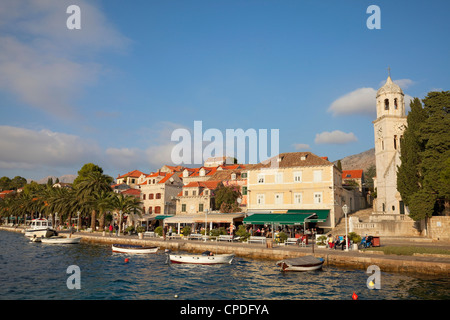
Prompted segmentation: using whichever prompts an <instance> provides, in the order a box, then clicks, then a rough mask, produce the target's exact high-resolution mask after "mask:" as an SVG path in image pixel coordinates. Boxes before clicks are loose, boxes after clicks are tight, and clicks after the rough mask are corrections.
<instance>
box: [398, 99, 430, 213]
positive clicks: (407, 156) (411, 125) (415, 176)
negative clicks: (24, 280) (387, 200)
mask: <svg viewBox="0 0 450 320" xmlns="http://www.w3.org/2000/svg"><path fill="white" fill-rule="evenodd" d="M410 106H411V111H410V112H409V113H408V119H407V128H406V129H405V132H404V133H403V138H402V139H401V149H400V160H401V166H400V167H399V168H398V172H397V189H398V191H399V192H400V194H401V196H402V200H403V202H404V203H405V205H406V206H410V205H411V199H412V198H414V194H415V193H416V192H418V191H419V190H420V188H421V187H422V180H423V177H422V174H421V172H419V164H420V163H421V158H420V157H419V156H418V155H419V153H420V152H422V151H423V150H424V149H425V147H424V145H423V143H421V142H420V141H419V131H420V127H421V125H422V124H423V123H424V122H425V120H426V118H427V116H426V112H425V110H424V109H423V107H422V103H421V102H420V100H419V99H418V98H414V100H413V101H411V105H410ZM409 209H410V211H411V209H412V208H411V207H410V208H409ZM414 211H415V210H414V209H412V211H411V212H410V215H411V218H413V219H414V216H415V212H414ZM419 219H420V218H419ZM419 219H417V220H419Z"/></svg>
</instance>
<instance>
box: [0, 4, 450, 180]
mask: <svg viewBox="0 0 450 320" xmlns="http://www.w3.org/2000/svg"><path fill="white" fill-rule="evenodd" d="M71 5H76V6H78V8H79V9H80V10H79V15H77V13H76V12H75V11H72V10H68V7H69V6H71ZM370 5H377V6H378V8H379V12H380V15H379V19H378V20H376V21H378V22H379V26H380V27H381V28H379V29H373V28H372V29H369V28H368V26H367V21H368V20H369V22H374V21H375V20H372V18H374V16H373V14H374V13H375V12H374V11H371V10H370V11H369V12H367V9H368V7H369V6H370ZM449 12H450V2H449V1H446V0H430V1H381V0H370V1H364V0H360V1H356V0H342V1H335V0H321V1H319V0H316V1H313V0H293V1H290V0H281V1H275V0H177V1H175V0H165V1H154V0H131V1H126V2H125V1H120V0H103V1H100V0H91V1H88V0H82V1H81V0H69V1H64V0H2V4H1V6H0V177H2V176H8V177H10V178H13V177H15V176H22V177H25V178H27V179H35V180H38V179H41V178H43V177H47V176H49V175H53V176H61V175H65V174H77V171H78V170H80V168H81V167H82V166H83V165H84V164H85V163H89V162H92V163H95V164H97V165H99V166H100V167H102V168H103V170H104V172H105V173H106V174H109V175H111V176H112V177H114V178H116V177H117V176H118V175H119V174H124V173H126V172H129V171H132V170H135V169H138V170H140V171H143V172H145V173H150V172H151V171H155V170H157V169H158V168H160V167H161V166H162V165H164V164H167V165H173V164H176V163H174V161H173V159H174V158H173V155H172V152H173V150H174V148H176V147H177V146H178V147H180V146H181V143H182V141H183V143H187V141H192V146H193V145H194V121H201V122H200V123H201V127H202V133H204V132H206V131H207V130H208V129H213V130H214V131H213V132H219V133H222V135H223V139H225V136H226V135H225V133H226V130H227V129H228V130H238V129H242V130H243V131H246V132H250V131H252V132H256V133H259V132H260V130H264V129H265V130H267V133H268V134H267V137H264V136H262V135H258V136H257V138H258V143H259V144H258V145H259V146H261V143H262V144H264V143H265V142H267V141H269V142H267V143H266V147H267V156H270V155H272V154H270V148H271V147H272V144H271V143H270V137H271V133H272V132H275V131H274V130H278V135H279V139H278V151H279V152H280V153H281V152H297V151H309V152H312V153H314V154H317V155H319V156H327V157H328V158H329V160H331V161H335V160H338V159H341V158H343V157H345V156H348V155H353V154H357V153H360V152H363V151H366V150H368V149H371V148H373V147H374V133H373V124H372V121H373V120H375V118H376V112H375V95H376V91H377V90H378V88H379V87H381V86H382V85H383V84H384V82H385V81H386V79H387V76H388V67H390V73H391V77H392V79H393V81H394V82H395V83H397V84H398V85H400V87H401V88H402V89H403V92H404V93H405V100H406V101H407V100H409V99H411V98H412V97H418V98H424V97H425V96H426V95H427V93H428V92H430V91H441V90H449V87H450V72H449V71H450V41H448V40H449V39H448V34H449V31H450V19H449V17H448V13H449ZM78 18H79V19H78ZM76 23H79V26H80V27H81V29H76V28H73V26H76ZM68 25H69V26H70V28H69V27H68ZM177 129H182V130H184V132H188V133H192V135H191V136H190V137H186V139H183V140H181V139H180V140H176V139H175V140H174V139H173V138H172V134H173V133H174V131H176V130H177ZM197 137H198V136H197ZM188 138H189V139H191V140H188ZM214 138H217V139H220V138H221V137H220V136H218V135H217V136H214ZM265 138H267V139H265ZM225 140H226V139H225ZM213 141H214V142H216V140H215V139H213ZM252 141H254V140H252ZM200 142H201V145H200V149H196V150H200V152H201V151H202V150H204V149H205V148H206V147H207V146H208V144H210V143H211V142H208V140H207V139H205V137H201V135H200ZM227 143H229V141H224V145H226V144H227ZM184 145H185V144H183V146H184ZM249 145H250V142H248V141H247V142H246V145H245V146H246V147H247V149H248V148H249ZM196 146H197V147H198V146H199V145H198V144H197V145H196ZM274 149H275V150H276V148H274ZM252 150H253V149H252ZM258 150H259V149H258ZM261 150H262V149H261ZM259 151H260V150H259ZM249 152H250V151H249ZM260 152H261V151H260ZM262 154H264V153H262ZM217 155H218V154H217ZM262 158H263V157H261V153H260V159H259V160H263V159H262ZM249 159H250V158H249V156H248V155H247V157H246V158H245V159H243V161H240V162H244V163H245V162H249ZM239 160H241V159H239ZM184 165H186V166H188V167H195V166H199V165H200V163H192V161H191V163H185V164H184Z"/></svg>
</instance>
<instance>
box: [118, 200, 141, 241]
mask: <svg viewBox="0 0 450 320" xmlns="http://www.w3.org/2000/svg"><path fill="white" fill-rule="evenodd" d="M141 204H142V201H141V200H139V199H138V198H136V197H134V196H130V195H127V196H124V195H123V194H122V193H120V194H116V196H115V197H114V198H113V201H112V207H113V209H115V210H117V211H119V233H120V232H121V229H122V214H123V213H137V214H138V215H139V216H140V215H141V212H142V207H141Z"/></svg>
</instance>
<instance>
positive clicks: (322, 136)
mask: <svg viewBox="0 0 450 320" xmlns="http://www.w3.org/2000/svg"><path fill="white" fill-rule="evenodd" d="M355 141H358V139H357V138H356V136H355V135H354V134H353V132H349V133H345V132H342V131H340V130H334V131H332V132H327V131H324V132H322V133H318V134H316V138H315V140H314V142H315V143H317V144H346V143H350V142H355Z"/></svg>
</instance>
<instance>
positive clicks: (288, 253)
mask: <svg viewBox="0 0 450 320" xmlns="http://www.w3.org/2000/svg"><path fill="white" fill-rule="evenodd" d="M0 230H7V231H15V232H22V228H14V227H5V226H0ZM67 233H68V232H66V231H62V232H60V234H67ZM72 236H77V237H82V242H87V243H104V244H113V243H122V244H137V245H149V246H159V247H160V248H161V249H162V250H164V249H170V250H172V251H178V250H180V251H187V252H203V251H206V250H209V251H212V252H215V253H234V254H235V255H236V256H241V257H247V258H253V259H265V260H274V261H276V260H281V259H283V258H293V257H300V256H304V255H314V256H316V257H320V258H323V259H324V260H325V265H330V266H337V267H343V268H356V269H367V267H368V266H370V265H377V266H378V267H380V269H381V271H383V272H412V273H421V274H430V275H445V276H449V275H450V255H433V254H430V255H426V254H424V255H414V256H407V255H385V254H383V253H382V252H367V251H365V252H362V251H359V250H349V251H348V252H346V251H342V250H340V249H338V250H334V249H323V248H318V247H317V246H314V249H313V246H312V245H311V244H310V245H308V246H307V247H300V246H297V245H289V246H279V245H277V244H274V245H273V247H272V248H267V246H266V245H264V244H255V243H251V244H250V243H241V242H226V241H220V242H218V241H200V240H185V239H170V240H163V239H162V238H159V237H144V239H139V238H138V236H137V235H133V236H128V235H127V236H123V235H121V236H115V235H112V236H110V235H109V233H108V232H107V233H106V235H105V236H103V234H102V233H101V232H75V233H74V234H73V235H72ZM381 241H382V246H390V245H392V246H429V247H433V248H436V247H440V248H442V249H446V250H450V242H442V241H439V242H434V241H429V240H428V239H411V238H401V237H398V238H382V240H381ZM313 251H314V252H313Z"/></svg>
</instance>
